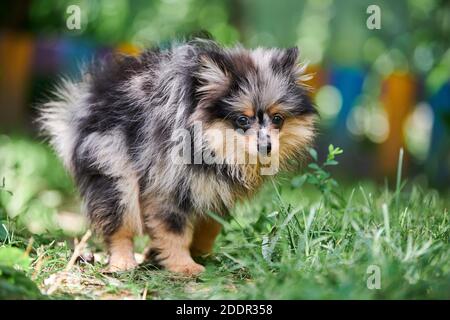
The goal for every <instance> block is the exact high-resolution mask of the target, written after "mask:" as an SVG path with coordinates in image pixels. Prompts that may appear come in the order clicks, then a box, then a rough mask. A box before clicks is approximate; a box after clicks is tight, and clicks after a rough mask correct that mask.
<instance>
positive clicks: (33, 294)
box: [0, 265, 46, 300]
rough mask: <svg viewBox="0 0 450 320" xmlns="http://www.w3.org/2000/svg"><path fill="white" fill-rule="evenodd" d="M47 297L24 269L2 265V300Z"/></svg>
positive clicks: (0, 278)
mask: <svg viewBox="0 0 450 320" xmlns="http://www.w3.org/2000/svg"><path fill="white" fill-rule="evenodd" d="M45 298H46V297H45V296H44V295H42V294H41V292H40V291H39V289H38V287H37V286H36V284H35V283H34V282H33V281H31V280H30V279H29V278H28V277H27V276H26V275H25V274H24V273H23V272H22V271H19V270H15V269H14V268H12V267H8V266H2V265H0V300H18V299H45Z"/></svg>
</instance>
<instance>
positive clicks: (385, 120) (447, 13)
mask: <svg viewBox="0 0 450 320" xmlns="http://www.w3.org/2000/svg"><path fill="white" fill-rule="evenodd" d="M371 4H375V5H378V6H379V7H380V9H381V29H379V30H376V29H375V30H369V28H368V27H367V26H366V20H367V18H368V17H369V14H368V13H367V12H366V10H367V7H368V6H369V5H371ZM70 5H78V6H79V7H80V9H81V29H80V30H69V29H68V28H67V26H66V20H67V18H68V17H69V13H68V12H67V8H68V7H69V6H70ZM202 30H205V31H208V32H209V33H210V34H212V36H213V37H214V38H215V39H216V40H217V41H219V42H220V43H222V44H223V45H233V44H235V43H236V42H240V43H243V44H244V45H245V46H247V47H257V46H277V47H292V46H298V47H299V48H300V51H301V57H302V59H303V60H306V61H308V62H309V67H308V71H309V72H310V73H313V74H314V78H313V80H311V82H310V83H309V84H310V85H311V86H312V87H313V88H314V91H313V93H312V95H313V96H314V99H315V102H316V104H317V106H318V109H319V112H320V115H321V123H320V136H319V139H318V142H317V149H318V151H319V155H320V154H323V153H325V152H326V147H327V146H328V144H330V143H332V144H334V145H335V146H339V147H341V148H343V149H344V154H343V155H342V156H341V164H340V165H339V166H337V167H336V169H335V171H336V172H335V174H337V175H338V176H340V177H341V178H342V179H343V180H345V179H347V180H348V181H350V182H352V181H361V180H369V181H375V182H377V183H385V182H387V183H391V181H392V178H393V177H395V174H396V172H397V161H398V154H399V150H400V148H404V150H405V159H404V163H403V175H404V176H405V177H408V179H411V180H414V181H416V182H419V183H420V184H423V185H425V186H427V187H428V186H431V187H433V188H434V187H436V188H438V189H441V190H442V189H444V190H446V189H447V190H448V188H449V185H450V183H449V181H450V48H449V42H450V41H449V40H450V2H448V1H445V0H411V1H388V0H385V1H381V0H370V1H365V0H362V1H361V0H345V1H332V0H319V1H317V0H314V1H312V0H304V1H299V0H284V1H273V0H230V1H218V0H152V1H149V0H136V1H126V0H103V1H87V0H84V1H76V0H61V1H49V0H48V1H47V0H24V1H2V2H0V178H1V179H4V180H1V181H0V186H2V184H3V188H4V189H5V190H8V187H9V190H18V191H16V194H15V198H14V201H7V200H4V202H3V203H6V204H5V205H4V210H3V211H6V212H9V213H10V216H15V215H18V214H19V213H20V212H22V213H23V212H26V215H25V216H24V217H25V219H27V217H26V216H27V215H28V216H29V215H31V216H32V215H33V210H34V211H36V212H38V211H39V212H41V213H42V212H43V211H44V212H45V210H50V209H49V208H54V207H57V206H59V204H60V203H61V201H62V200H61V199H63V198H64V195H69V194H73V191H74V190H73V185H72V184H71V182H70V179H67V176H66V174H65V173H64V170H63V169H62V168H61V165H60V164H59V162H58V160H57V159H56V158H55V157H54V156H53V155H52V154H51V153H50V152H49V151H48V148H47V147H46V146H45V144H44V143H42V142H41V141H42V140H41V139H40V138H39V137H38V136H37V130H36V126H35V125H34V124H33V118H34V117H35V116H36V111H35V106H36V104H38V103H39V102H40V101H44V100H45V99H46V97H47V96H48V94H49V90H50V89H51V87H52V85H54V84H55V81H57V79H58V77H59V76H61V75H71V76H76V74H77V70H78V68H79V66H80V65H81V64H82V63H83V62H84V61H91V60H92V59H94V58H101V57H102V56H105V55H107V54H110V53H112V52H122V53H128V54H137V53H138V52H139V51H140V50H142V48H145V47H149V46H154V45H158V46H162V47H165V46H168V45H169V43H170V41H172V40H173V39H183V37H185V36H188V35H190V34H192V33H197V32H199V31H202ZM5 181H6V182H5ZM43 185H45V187H43ZM52 190H57V191H52ZM444 192H445V191H444ZM0 197H2V198H3V199H6V198H8V197H9V195H8V194H7V193H5V192H4V193H2V194H0ZM74 203H76V201H74ZM74 206H75V204H74ZM69 207H70V206H69ZM0 209H1V208H0ZM74 210H76V209H74ZM49 212H50V211H49ZM49 217H50V216H49ZM28 218H29V217H28ZM49 219H50V218H49ZM64 219H65V220H61V221H60V223H59V224H60V225H61V224H65V225H66V227H67V228H68V229H70V228H71V227H74V228H75V226H74V225H76V220H73V219H72V218H71V216H70V215H67V216H66V217H65V218H64ZM71 219H72V220H71ZM41 220H42V219H41ZM44 220H45V219H44ZM27 221H29V223H28V227H29V228H30V229H32V230H33V228H34V229H35V231H39V226H33V225H32V224H33V223H34V222H33V221H34V220H33V219H27Z"/></svg>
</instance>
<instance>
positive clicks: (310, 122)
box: [40, 39, 316, 275]
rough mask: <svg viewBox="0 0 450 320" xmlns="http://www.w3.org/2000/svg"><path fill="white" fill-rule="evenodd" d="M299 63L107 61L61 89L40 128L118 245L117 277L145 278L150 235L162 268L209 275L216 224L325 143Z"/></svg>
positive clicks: (182, 48) (158, 55)
mask: <svg viewBox="0 0 450 320" xmlns="http://www.w3.org/2000/svg"><path fill="white" fill-rule="evenodd" d="M297 60H298V50H297V48H291V49H262V48H258V49H254V50H246V49H244V48H242V47H240V46H237V47H233V48H222V47H220V46H219V45H217V44H216V43H215V42H213V41H211V40H198V39H197V40H193V41H188V42H185V43H179V44H175V45H173V46H172V47H171V48H170V49H165V50H162V49H152V50H148V51H145V52H143V53H142V54H141V55H139V56H137V57H132V56H120V57H113V58H110V59H106V61H104V62H102V63H98V64H94V65H92V66H90V67H89V68H87V69H86V70H85V71H84V72H83V76H82V77H81V80H79V81H71V80H63V81H62V82H61V84H60V85H59V86H58V87H57V89H56V90H55V97H54V98H53V100H52V101H50V102H48V103H46V104H44V105H43V106H42V107H41V110H40V111H41V116H40V123H41V126H42V129H43V131H44V132H45V133H46V134H47V135H48V136H49V138H50V142H51V144H52V146H53V147H54V149H55V150H56V152H57V153H58V154H59V156H60V157H61V158H62V160H63V161H64V164H65V166H66V167H67V169H68V170H69V171H70V173H71V174H72V175H73V177H74V179H75V182H76V184H77V186H78V189H79V191H80V194H81V197H82V199H83V206H84V211H85V212H86V214H87V216H88V217H89V220H90V221H91V224H92V226H93V228H94V229H95V230H96V231H97V232H99V233H100V234H101V235H102V236H103V237H104V239H105V242H106V243H107V245H108V249H109V253H110V259H109V268H110V270H111V271H120V270H127V269H131V268H134V267H135V266H136V261H135V259H134V253H133V237H134V236H135V235H138V234H142V233H143V232H145V233H148V234H149V236H150V238H151V244H150V248H149V249H148V251H147V258H148V259H150V260H151V261H152V262H153V263H155V264H158V265H160V266H162V267H165V268H167V269H168V270H170V271H173V272H180V273H184V274H189V275H194V274H198V273H200V272H201V271H203V270H204V268H203V266H201V265H199V264H197V263H196V262H194V260H193V259H192V256H195V255H199V254H205V253H208V252H210V251H211V248H212V246H213V242H214V240H215V238H216V236H217V235H218V233H219V232H220V225H219V224H218V223H217V222H216V221H215V220H213V219H211V218H209V215H207V214H206V213H207V212H209V211H212V212H215V213H216V214H219V215H226V214H227V213H228V211H229V210H230V209H231V208H232V207H233V205H234V203H235V202H236V201H238V200H241V199H245V198H246V197H249V196H250V195H252V194H253V193H254V192H255V191H256V190H257V189H258V187H260V185H261V184H262V182H263V181H264V178H265V177H266V176H272V175H273V174H275V173H276V172H278V170H279V169H285V168H288V167H289V166H288V164H289V163H290V162H291V160H296V159H297V160H298V159H300V158H301V156H302V154H303V153H304V151H305V148H306V147H307V146H308V145H309V144H310V143H311V141H312V139H313V137H314V123H315V118H316V111H315V108H314V106H313V104H312V103H311V101H310V99H309V97H308V95H307V87H306V86H305V85H304V84H303V80H304V79H305V77H306V75H305V74H304V66H303V65H301V64H299V63H298V61H297ZM230 142H231V143H230ZM227 146H231V147H227ZM180 153H181V155H180ZM265 169H267V171H265V172H264V170H265Z"/></svg>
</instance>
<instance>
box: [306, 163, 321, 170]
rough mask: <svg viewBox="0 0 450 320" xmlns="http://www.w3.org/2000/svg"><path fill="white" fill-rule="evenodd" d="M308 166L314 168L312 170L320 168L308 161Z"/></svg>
mask: <svg viewBox="0 0 450 320" xmlns="http://www.w3.org/2000/svg"><path fill="white" fill-rule="evenodd" d="M308 168H311V169H314V170H320V167H319V166H318V165H317V163H310V164H308Z"/></svg>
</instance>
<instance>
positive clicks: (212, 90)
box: [195, 51, 231, 97]
mask: <svg viewBox="0 0 450 320" xmlns="http://www.w3.org/2000/svg"><path fill="white" fill-rule="evenodd" d="M230 69H231V66H230V63H229V62H228V59H227V57H226V56H225V55H224V54H222V53H221V52H217V51H213V52H207V53H202V54H200V55H199V68H198V71H197V73H196V75H195V76H196V78H197V82H198V86H197V88H196V91H197V94H199V95H200V96H202V97H204V96H218V95H220V94H221V93H223V92H224V91H225V90H226V89H227V88H228V86H229V85H230V81H231V75H230Z"/></svg>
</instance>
